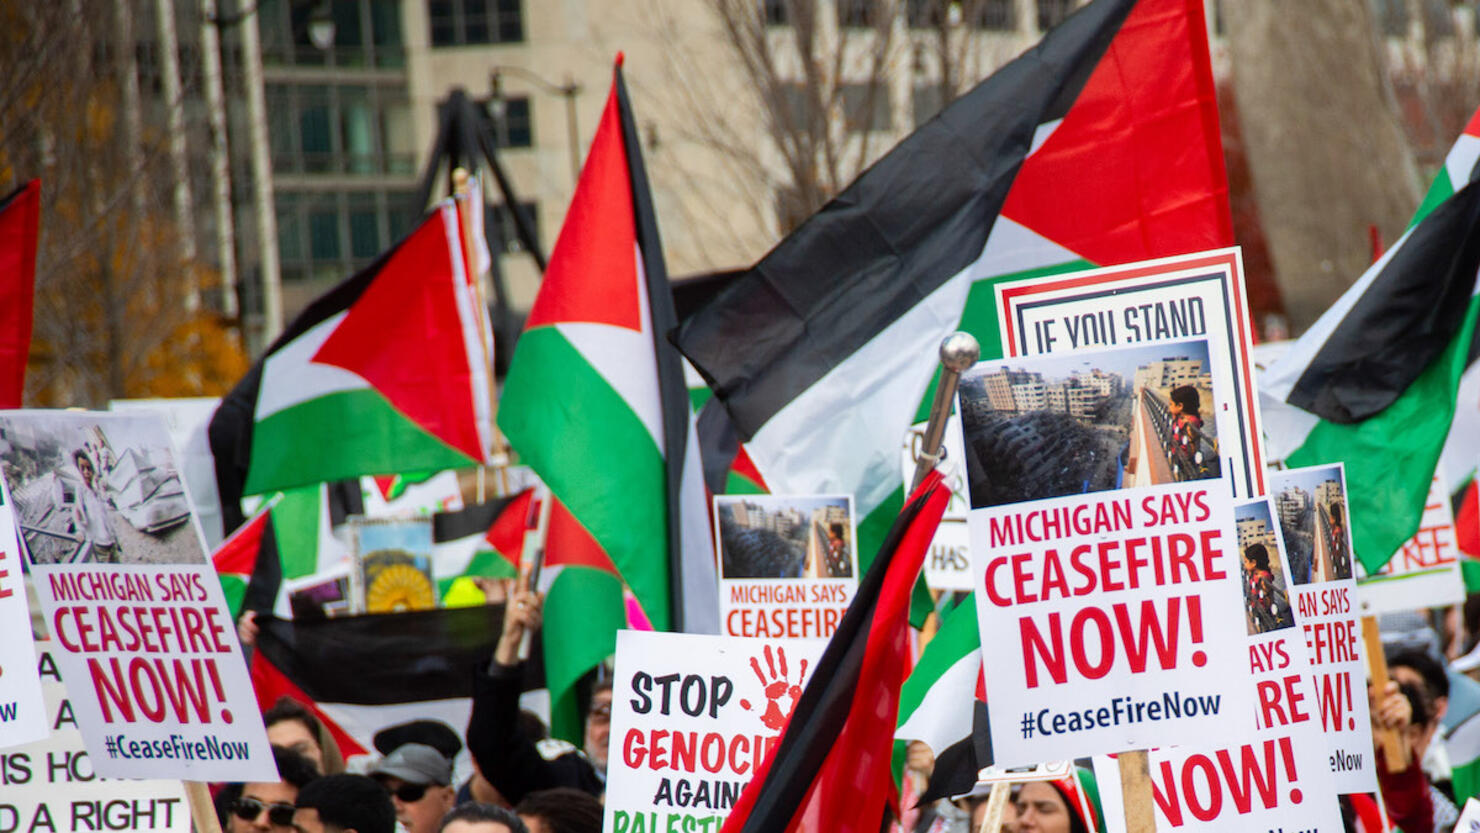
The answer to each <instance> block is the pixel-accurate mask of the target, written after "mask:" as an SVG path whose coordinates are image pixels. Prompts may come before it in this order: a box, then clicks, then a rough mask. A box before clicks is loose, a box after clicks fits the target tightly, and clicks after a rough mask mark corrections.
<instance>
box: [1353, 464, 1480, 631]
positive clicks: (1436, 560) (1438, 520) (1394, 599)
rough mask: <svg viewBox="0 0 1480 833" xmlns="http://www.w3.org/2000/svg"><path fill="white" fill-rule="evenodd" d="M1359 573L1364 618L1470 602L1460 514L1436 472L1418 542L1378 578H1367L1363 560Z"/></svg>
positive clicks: (1415, 536)
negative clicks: (1456, 525) (1459, 530)
mask: <svg viewBox="0 0 1480 833" xmlns="http://www.w3.org/2000/svg"><path fill="white" fill-rule="evenodd" d="M1356 568H1357V610H1358V612H1359V613H1361V615H1363V616H1376V615H1378V614H1380V613H1392V612H1396V611H1403V610H1417V609H1418V608H1423V607H1442V606H1443V605H1452V604H1463V603H1464V600H1465V584H1464V578H1463V577H1462V576H1461V575H1460V568H1459V545H1458V544H1457V543H1456V538H1455V531H1454V510H1453V508H1452V507H1451V506H1450V505H1449V487H1448V484H1447V483H1445V482H1444V478H1443V476H1442V475H1441V474H1439V473H1437V472H1436V473H1435V474H1434V479H1433V480H1432V481H1430V482H1429V496H1428V498H1427V499H1426V500H1425V502H1424V507H1423V517H1422V518H1421V519H1420V520H1419V522H1418V531H1417V532H1415V533H1413V537H1412V538H1409V539H1408V540H1407V541H1405V542H1404V543H1403V546H1402V548H1400V549H1399V550H1398V551H1397V552H1395V553H1393V557H1392V559H1391V560H1389V561H1388V563H1387V564H1386V565H1385V566H1384V567H1383V568H1382V569H1381V570H1379V571H1378V572H1377V573H1376V574H1374V575H1367V571H1366V570H1364V569H1362V562H1361V561H1360V560H1359V561H1357V564H1356Z"/></svg>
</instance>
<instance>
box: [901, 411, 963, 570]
mask: <svg viewBox="0 0 1480 833" xmlns="http://www.w3.org/2000/svg"><path fill="white" fill-rule="evenodd" d="M925 425H926V424H925V423H923V422H922V423H919V424H918V425H915V426H913V427H911V428H910V430H909V431H906V432H905V435H904V443H903V445H902V446H901V448H900V455H899V465H900V472H901V476H902V478H903V480H902V481H901V482H902V483H903V484H904V487H905V493H906V494H908V493H909V487H910V485H911V482H912V481H913V480H914V478H915V457H916V455H918V454H919V453H920V446H921V443H922V442H923V441H924V439H925ZM942 441H943V443H942V444H943V445H944V446H945V452H946V456H945V459H944V460H942V461H941V462H940V464H939V465H938V467H937V468H938V469H939V471H940V473H941V474H942V475H943V476H944V477H945V480H946V485H948V486H950V488H951V502H950V503H949V504H947V505H946V513H945V515H944V516H942V517H941V519H940V526H939V527H937V528H936V530H935V537H934V538H932V539H931V541H930V551H929V552H928V553H926V554H925V584H926V585H928V586H929V587H930V589H931V590H944V591H956V590H961V591H968V590H970V589H971V588H972V584H971V555H970V553H971V535H970V533H969V532H967V529H966V515H967V513H968V512H970V511H971V499H970V498H969V497H968V496H967V494H966V472H965V466H966V463H965V457H964V452H963V451H962V448H961V417H960V415H959V414H951V416H950V417H949V418H948V419H947V420H946V431H945V434H944V436H943V437H942Z"/></svg>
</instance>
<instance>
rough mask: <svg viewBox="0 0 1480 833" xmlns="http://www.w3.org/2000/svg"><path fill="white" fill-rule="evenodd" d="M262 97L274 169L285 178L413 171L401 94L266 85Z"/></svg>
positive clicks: (389, 89)
mask: <svg viewBox="0 0 1480 833" xmlns="http://www.w3.org/2000/svg"><path fill="white" fill-rule="evenodd" d="M265 92H266V96H267V105H268V113H269V116H268V124H269V135H270V137H271V147H272V165H273V169H274V170H276V171H279V172H281V173H284V174H289V175H292V174H355V175H362V176H376V175H380V174H407V173H413V172H414V168H415V150H414V149H413V148H411V147H410V139H409V135H410V132H409V130H407V126H408V125H407V120H408V118H409V111H410V105H409V104H408V103H407V97H406V92H405V90H404V89H399V88H397V87H394V86H377V85H359V84H344V85H326V84H268V85H267V88H266V91H265Z"/></svg>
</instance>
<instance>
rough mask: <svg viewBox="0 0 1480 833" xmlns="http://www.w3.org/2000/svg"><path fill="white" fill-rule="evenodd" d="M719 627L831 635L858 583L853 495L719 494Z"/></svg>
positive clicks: (767, 635)
mask: <svg viewBox="0 0 1480 833" xmlns="http://www.w3.org/2000/svg"><path fill="white" fill-rule="evenodd" d="M714 526H715V535H714V538H715V540H716V541H718V542H719V553H720V571H719V573H720V574H719V612H720V623H721V625H720V633H722V634H723V635H725V636H743V637H760V638H764V639H827V638H829V637H831V636H832V635H833V631H835V630H837V629H838V623H839V622H841V621H842V620H843V613H844V612H845V611H846V610H847V609H848V603H849V602H851V601H853V594H854V592H855V591H856V590H857V589H858V552H857V540H858V538H857V536H856V535H855V534H854V523H853V499H852V498H851V497H849V496H847V495H804V496H798V495H715V497H714Z"/></svg>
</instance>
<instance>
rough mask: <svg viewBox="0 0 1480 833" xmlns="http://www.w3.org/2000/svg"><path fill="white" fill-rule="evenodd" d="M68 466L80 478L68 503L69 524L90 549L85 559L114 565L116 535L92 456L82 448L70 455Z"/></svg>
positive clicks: (116, 560)
mask: <svg viewBox="0 0 1480 833" xmlns="http://www.w3.org/2000/svg"><path fill="white" fill-rule="evenodd" d="M72 465H73V466H75V467H76V468H77V475H78V477H80V478H81V479H82V488H80V489H78V490H77V494H76V497H75V498H74V500H73V503H72V524H73V526H74V527H75V528H76V530H77V531H78V532H79V533H81V534H82V536H83V537H84V538H85V539H86V540H87V543H88V545H89V547H90V549H89V551H88V556H87V560H88V561H92V562H96V563H98V564H117V563H118V536H116V535H114V534H113V520H112V518H111V517H110V516H109V514H108V499H107V497H106V496H105V495H104V494H103V483H102V480H101V479H100V478H99V477H98V473H97V468H96V466H95V465H94V463H93V460H92V457H91V456H89V455H88V453H87V452H86V451H84V450H82V449H80V448H79V449H77V450H76V451H74V452H72Z"/></svg>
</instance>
